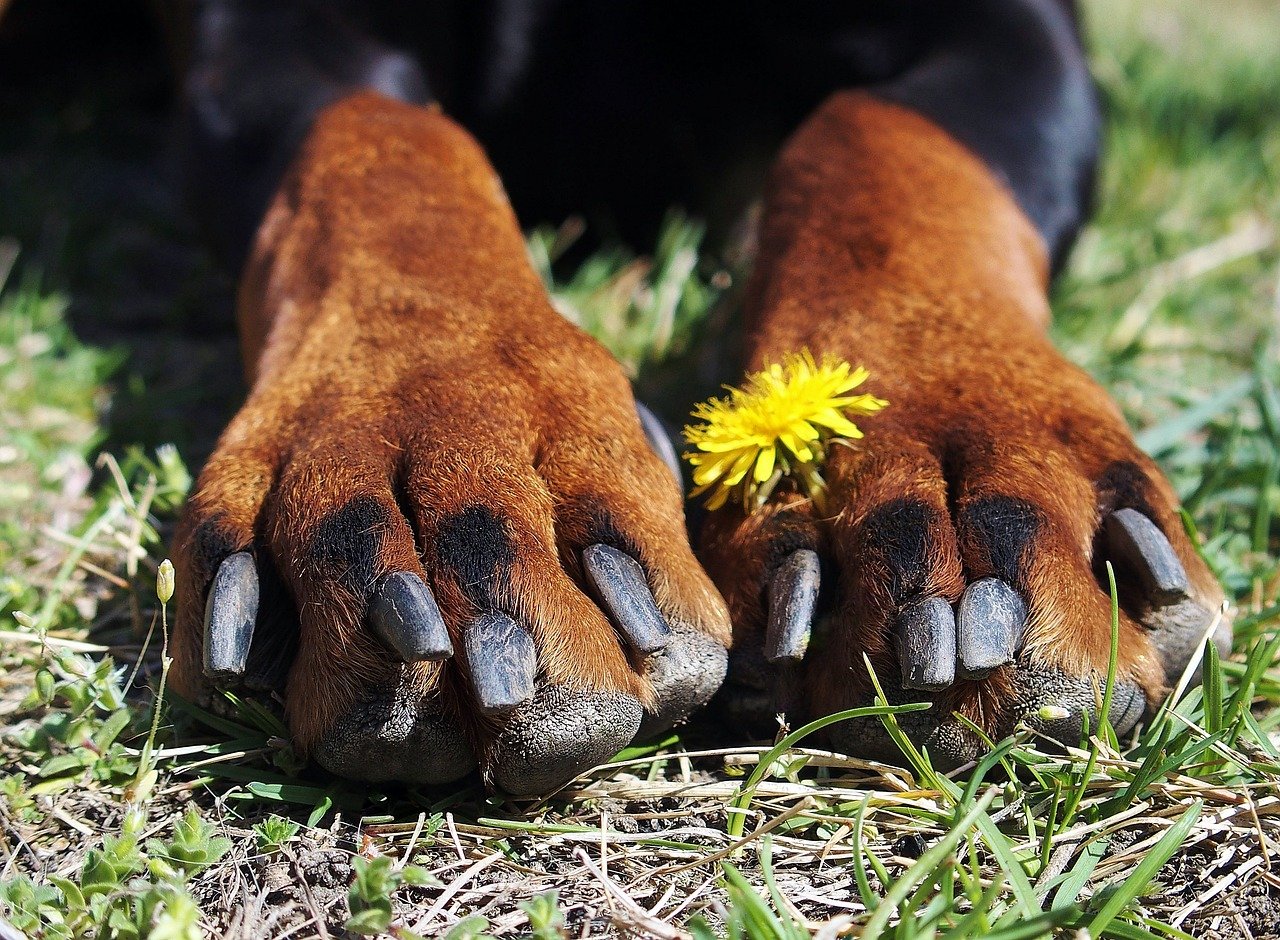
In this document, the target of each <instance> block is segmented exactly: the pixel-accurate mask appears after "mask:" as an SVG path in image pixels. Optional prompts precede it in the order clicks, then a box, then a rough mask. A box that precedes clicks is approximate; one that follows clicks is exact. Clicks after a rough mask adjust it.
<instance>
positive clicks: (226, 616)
mask: <svg viewBox="0 0 1280 940" xmlns="http://www.w3.org/2000/svg"><path fill="white" fill-rule="evenodd" d="M257 616H258V569H257V568H256V567H255V566H254V563H253V556H252V555H251V554H249V553H248V552H236V553H235V554H234V555H231V556H230V557H228V558H227V559H226V560H225V561H223V562H222V564H221V565H219V566H218V573H217V574H216V575H214V578H213V586H212V587H211V588H209V599H208V601H206V603H205V608H204V674H205V675H206V676H209V677H210V678H211V679H227V678H231V677H233V676H238V675H240V674H241V673H243V672H244V668H245V664H246V663H247V662H248V661H249V648H250V647H251V646H252V644H253V624H254V621H255V619H256V618H257Z"/></svg>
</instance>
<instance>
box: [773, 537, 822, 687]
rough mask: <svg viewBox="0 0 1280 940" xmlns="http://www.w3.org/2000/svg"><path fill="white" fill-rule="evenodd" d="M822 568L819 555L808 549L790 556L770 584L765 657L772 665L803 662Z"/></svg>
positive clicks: (816, 602) (775, 573) (811, 627)
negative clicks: (785, 661)
mask: <svg viewBox="0 0 1280 940" xmlns="http://www.w3.org/2000/svg"><path fill="white" fill-rule="evenodd" d="M820 585H821V569H820V567H819V565H818V553H817V552H814V551H811V550H809V549H807V548H802V549H800V550H799V551H795V552H792V553H791V554H790V555H788V556H787V559H786V561H784V562H783V563H782V564H781V565H780V566H779V567H778V570H777V571H776V572H774V575H773V580H772V581H771V582H770V583H769V623H768V625H767V626H766V627H765V634H764V658H765V659H766V660H768V661H769V662H771V663H776V662H780V661H783V660H789V661H792V662H799V661H800V660H802V659H804V654H805V650H807V649H808V648H809V634H810V632H811V631H812V629H813V611H814V608H815V607H816V606H817V604H818V588H819V587H820Z"/></svg>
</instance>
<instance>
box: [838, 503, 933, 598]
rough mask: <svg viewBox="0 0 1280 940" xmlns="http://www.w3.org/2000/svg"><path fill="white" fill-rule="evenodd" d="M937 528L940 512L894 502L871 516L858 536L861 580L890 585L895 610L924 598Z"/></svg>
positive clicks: (869, 514) (865, 520) (861, 527)
mask: <svg viewBox="0 0 1280 940" xmlns="http://www.w3.org/2000/svg"><path fill="white" fill-rule="evenodd" d="M937 524H938V514H937V512H936V511H935V510H933V509H931V508H930V507H929V506H926V505H925V504H924V503H922V502H920V501H919V500H915V499H894V500H890V501H889V502H887V503H884V504H883V505H881V506H878V507H877V508H875V509H873V510H872V511H871V512H869V513H867V516H866V518H865V519H864V520H863V521H862V523H861V525H859V526H858V533H857V535H856V536H855V540H856V541H855V544H856V545H857V546H858V552H859V556H858V557H859V568H860V569H861V573H860V575H859V577H860V578H861V579H862V580H863V581H866V582H869V583H876V584H885V585H888V589H889V595H890V597H891V598H892V600H893V603H894V605H895V606H899V607H900V606H902V605H903V604H905V603H906V602H907V601H910V600H915V599H916V598H919V597H922V596H923V595H924V590H925V586H926V582H927V581H928V578H929V573H930V571H929V556H930V540H931V535H932V533H933V530H934V527H935V526H936V525H937Z"/></svg>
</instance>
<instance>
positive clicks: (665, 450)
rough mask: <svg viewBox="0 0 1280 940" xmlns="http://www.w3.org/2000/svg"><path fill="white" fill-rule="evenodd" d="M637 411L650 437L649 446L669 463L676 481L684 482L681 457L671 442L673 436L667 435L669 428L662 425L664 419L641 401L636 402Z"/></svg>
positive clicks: (645, 432) (669, 468) (641, 423)
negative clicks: (661, 419)
mask: <svg viewBox="0 0 1280 940" xmlns="http://www.w3.org/2000/svg"><path fill="white" fill-rule="evenodd" d="M636 413H637V414H638V415H640V426H641V427H642V428H644V436H645V437H647V438H648V439H649V446H650V447H652V448H653V452H654V453H655V454H657V455H658V456H659V457H661V458H662V462H663V463H665V464H666V465H667V469H668V470H670V471H671V474H672V476H674V477H675V478H676V482H677V483H681V484H682V483H683V480H684V478H683V477H682V476H681V475H680V458H679V457H678V456H676V449H675V447H674V445H672V443H671V438H670V437H668V436H667V429H666V428H664V427H663V426H662V421H660V420H659V419H658V416H657V415H655V414H654V413H653V412H652V411H650V410H649V408H648V406H646V405H642V404H641V403H640V402H636Z"/></svg>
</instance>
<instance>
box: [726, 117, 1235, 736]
mask: <svg viewBox="0 0 1280 940" xmlns="http://www.w3.org/2000/svg"><path fill="white" fill-rule="evenodd" d="M1047 270H1048V265H1047V258H1046V253H1045V250H1044V247H1043V244H1042V243H1041V240H1040V238H1039V236H1038V234H1037V233H1036V232H1035V230H1034V229H1033V227H1032V226H1031V224H1030V223H1029V222H1028V220H1027V219H1026V217H1025V216H1024V215H1023V214H1022V212H1021V211H1020V210H1019V209H1018V207H1017V205H1016V204H1015V202H1014V200H1013V198H1012V196H1011V195H1010V193H1009V192H1008V191H1007V189H1006V188H1005V187H1004V186H1003V185H1001V184H1000V183H999V182H998V181H996V180H995V179H994V178H993V177H992V175H991V173H990V172H989V171H988V170H987V169H986V167H985V166H984V165H983V164H982V163H981V161H980V160H979V159H978V158H977V157H975V156H974V155H973V154H972V153H970V152H969V151H967V150H966V149H965V148H964V147H963V146H961V145H960V144H958V143H957V142H956V141H955V140H953V139H952V138H951V137H949V136H948V135H947V134H946V133H944V132H943V131H941V130H940V129H939V128H937V127H936V126H934V125H933V124H931V123H930V122H929V121H927V120H926V119H925V118H923V117H921V116H919V115H917V114H915V113H913V112H911V111H909V110H906V109H904V108H900V107H897V106H895V105H892V104H887V103H883V102H880V101H877V100H876V99H874V98H872V97H870V96H868V95H866V94H861V93H842V94H837V95H835V96H834V97H832V98H831V99H829V100H828V101H827V102H826V103H825V104H824V105H823V106H822V107H821V108H819V109H818V111H817V112H816V113H815V114H814V115H813V116H812V117H811V118H810V119H809V120H808V121H807V122H806V123H805V124H804V125H803V126H802V127H801V128H800V129H799V130H798V131H797V132H796V133H795V135H794V136H793V137H792V139H791V140H790V142H789V143H788V144H787V146H786V147H785V149H784V151H783V153H782V154H781V156H780V158H779V160H778V162H777V164H776V165H775V167H774V169H773V172H772V176H771V179H770V183H769V190H768V193H767V201H766V206H765V211H764V215H763V222H762V229H761V238H760V253H759V257H758V260H757V265H756V270H755V273H754V277H753V280H752V283H751V285H750V286H749V289H748V295H749V300H748V314H749V316H750V317H751V322H752V325H753V333H752V335H751V339H750V341H749V350H750V356H751V360H752V366H753V367H756V368H758V367H761V366H763V365H765V364H767V363H770V362H775V361H778V360H779V359H780V358H781V357H782V356H783V355H784V354H786V353H789V352H792V351H795V350H799V349H801V348H804V347H807V348H808V349H810V350H812V351H813V352H814V353H815V354H818V355H821V354H823V353H833V354H836V355H838V356H841V357H844V358H846V359H848V360H849V361H850V362H853V363H855V364H863V365H865V366H867V367H868V368H869V369H870V370H871V374H872V377H871V379H870V381H869V382H868V384H867V390H868V391H871V392H873V393H874V394H876V395H879V396H881V397H883V398H886V399H888V400H889V402H890V403H891V404H890V405H889V407H888V408H887V409H886V410H885V411H883V412H882V413H880V414H878V415H876V416H874V417H872V418H868V419H865V420H864V421H863V422H862V426H863V428H864V430H865V431H866V432H867V437H866V439H865V441H862V442H859V443H856V444H855V445H854V446H853V447H851V448H841V447H837V448H835V449H834V451H833V455H832V457H831V460H830V463H829V466H828V468H827V475H828V479H829V481H830V485H831V500H830V502H831V513H832V518H830V519H827V520H823V523H822V526H821V528H822V531H821V533H820V534H816V535H815V536H814V537H815V538H820V539H821V540H823V542H824V544H826V545H827V546H828V550H829V551H830V553H831V555H832V557H833V558H834V559H835V560H836V561H837V562H838V563H839V568H840V571H841V574H840V579H841V586H842V592H843V596H844V599H845V602H846V605H847V606H846V607H845V609H844V610H843V612H842V620H841V624H842V625H841V627H840V629H839V630H837V631H836V635H835V636H834V637H832V639H831V642H832V643H833V646H832V647H829V648H825V649H824V652H823V655H821V656H818V657H811V662H810V663H809V666H808V677H809V679H808V682H809V695H810V701H811V705H812V708H813V711H814V712H816V713H826V712H830V711H832V710H835V709H837V708H843V707H848V706H849V705H851V704H856V703H858V698H859V696H862V695H864V694H865V688H866V678H865V674H864V673H865V670H864V669H863V668H862V666H861V654H862V653H863V652H867V653H869V654H871V655H872V657H873V659H874V660H875V661H876V663H877V665H878V668H882V669H884V668H892V651H891V646H892V644H891V643H889V642H888V641H887V635H888V634H887V628H888V626H889V622H890V618H891V617H892V615H893V614H894V611H893V610H892V609H891V601H890V599H889V598H888V596H887V594H886V593H885V588H884V583H885V572H884V571H881V570H879V569H877V568H876V567H875V566H874V559H872V560H870V561H869V560H868V558H867V552H866V546H865V545H864V544H863V542H862V540H863V539H865V538H867V537H868V533H867V531H866V530H865V529H863V528H861V527H860V526H861V524H862V522H863V521H864V520H865V518H866V516H867V514H868V513H870V512H872V511H874V510H875V509H876V507H878V506H881V505H883V504H884V503H886V502H890V501H892V500H894V499H898V498H904V497H909V498H910V499H912V500H915V501H919V502H922V503H924V504H925V505H927V506H929V507H932V508H934V509H936V510H937V511H938V518H937V522H936V524H935V525H934V526H932V527H931V530H930V532H929V533H928V545H929V551H928V555H929V562H928V565H929V569H930V570H929V571H928V572H927V587H926V589H925V590H924V591H923V592H922V593H924V594H925V595H928V594H936V595H941V596H944V597H946V598H948V599H949V600H955V599H956V598H958V597H959V595H960V593H961V591H962V590H963V588H964V585H965V583H966V582H967V581H971V580H975V579H977V578H980V577H983V576H986V575H988V574H990V573H991V572H990V570H989V568H988V567H987V566H988V564H989V562H988V561H987V560H986V559H985V556H984V553H983V551H982V550H981V547H980V546H975V545H969V544H962V540H961V538H960V537H959V535H958V534H957V532H956V530H955V528H954V527H953V525H952V520H951V518H950V511H949V509H948V489H947V486H948V482H950V485H951V487H952V488H953V490H954V491H953V492H952V493H951V494H950V498H951V499H952V500H953V501H959V502H960V503H961V504H963V503H964V501H965V500H969V499H980V498H982V497H984V496H1011V497H1017V498H1020V499H1024V500H1026V501H1028V502H1030V503H1031V504H1033V505H1034V506H1035V507H1037V508H1038V509H1039V510H1040V512H1041V513H1042V515H1043V517H1044V519H1045V521H1046V526H1045V528H1044V530H1043V532H1042V533H1041V537H1040V538H1039V539H1038V540H1037V542H1036V545H1035V549H1034V552H1033V555H1034V562H1033V563H1032V566H1031V569H1030V571H1028V572H1027V588H1026V593H1028V594H1029V595H1030V603H1031V625H1030V629H1029V639H1028V651H1029V655H1030V656H1031V657H1032V658H1033V659H1035V660H1038V661H1041V662H1045V663H1050V664H1056V665H1059V666H1062V667H1064V668H1066V669H1068V670H1070V671H1072V672H1074V673H1077V674H1080V673H1087V672H1088V671H1090V670H1103V671H1105V669H1106V665H1107V658H1108V652H1109V646H1110V629H1109V622H1110V615H1109V601H1108V599H1107V597H1106V595H1104V594H1103V593H1102V592H1101V591H1100V590H1099V588H1098V585H1097V582H1096V580H1095V578H1094V575H1093V573H1092V571H1091V570H1090V559H1091V555H1092V552H1093V537H1094V533H1095V532H1096V530H1097V527H1098V525H1099V522H1100V519H1101V513H1102V511H1103V510H1104V509H1110V508H1112V507H1110V506H1105V505H1104V503H1105V501H1106V497H1105V494H1100V493H1099V491H1098V490H1097V489H1096V487H1095V483H1096V482H1097V481H1098V479H1099V475H1100V474H1102V473H1103V471H1104V469H1105V468H1106V467H1107V466H1108V465H1110V464H1111V463H1112V462H1113V461H1131V462H1133V463H1135V464H1137V465H1138V466H1139V467H1141V468H1142V469H1143V471H1145V474H1146V475H1147V477H1148V478H1149V484H1150V485H1149V488H1148V492H1147V493H1146V496H1147V498H1148V499H1149V501H1150V504H1151V506H1152V507H1153V509H1154V510H1155V512H1156V521H1157V522H1158V523H1159V524H1160V526H1161V528H1162V529H1163V530H1164V531H1165V532H1166V533H1167V534H1168V536H1169V538H1170V540H1171V541H1172V542H1173V544H1174V546H1175V548H1176V549H1177V551H1178V553H1179V555H1180V556H1181V557H1182V559H1183V562H1184V563H1185V565H1186V567H1187V569H1188V571H1189V572H1190V573H1191V575H1192V578H1193V581H1194V582H1195V583H1196V584H1197V585H1198V587H1199V589H1200V591H1201V593H1202V595H1203V597H1204V598H1205V599H1206V603H1208V604H1209V605H1210V606H1213V605H1214V604H1215V603H1216V602H1217V601H1219V600H1220V598H1221V594H1220V591H1219V589H1218V588H1217V586H1216V584H1214V581H1213V578H1212V576H1211V575H1210V574H1209V572H1208V571H1207V569H1206V568H1205V567H1204V565H1203V563H1202V562H1201V560H1200V559H1199V557H1198V555H1197V554H1196V553H1195V551H1194V550H1193V549H1192V546H1191V545H1190V544H1189V543H1188V541H1187V539H1186V537H1185V535H1184V534H1183V531H1182V526H1181V523H1180V521H1179V520H1178V517H1177V515H1176V512H1175V506H1176V500H1175V498H1174V495H1173V493H1172V491H1171V489H1170V488H1169V485H1168V483H1167V482H1166V481H1165V480H1164V479H1163V478H1162V477H1161V476H1160V474H1159V471H1158V470H1157V469H1156V468H1155V466H1154V465H1153V464H1152V462H1151V461H1150V460H1149V459H1148V458H1147V457H1146V456H1145V455H1143V454H1142V453H1141V452H1140V451H1138V449H1137V447H1136V445H1135V444H1134V443H1133V439H1132V437H1131V435H1130V433H1129V430H1128V428H1127V427H1126V426H1125V424H1124V421H1123V419H1122V417H1121V415H1120V414H1119V411H1118V410H1117V408H1116V407H1115V405H1114V404H1113V403H1112V402H1111V401H1110V400H1109V398H1108V397H1107V395H1106V394H1105V392H1103V390H1102V389H1101V388H1099V387H1098V385H1097V384H1095V383H1094V382H1093V381H1092V380H1091V379H1090V378H1089V377H1088V376H1087V375H1086V374H1085V373H1084V372H1082V371H1081V370H1079V369H1077V368H1076V367H1074V366H1072V365H1071V364H1069V363H1068V362H1067V361H1066V360H1065V359H1064V358H1063V357H1062V356H1061V355H1060V354H1059V353H1058V352H1057V351H1056V350H1055V349H1054V348H1053V346H1052V345H1051V344H1050V342H1049V339H1048V338H1047V336H1046V332H1045V330H1046V326H1047V324H1048V321H1049V305H1048V300H1047V295H1046V289H1047ZM948 478H949V480H948ZM788 499H790V500H792V501H793V502H794V501H795V497H794V496H789V495H786V494H784V495H782V496H780V497H779V501H783V502H785V501H786V500H788ZM770 518H771V516H770V514H768V513H767V514H765V515H763V516H760V517H757V518H752V519H749V520H743V519H741V517H740V515H739V516H736V517H735V516H734V515H733V513H732V511H725V512H724V513H720V514H717V518H715V519H714V520H713V524H712V525H711V526H710V531H709V533H708V536H707V542H706V548H707V552H706V554H705V556H704V557H705V558H706V560H707V562H708V567H709V570H710V571H711V573H712V576H713V578H714V579H715V580H716V582H717V583H718V584H719V585H720V587H721V589H722V590H723V591H724V593H725V595H726V598H727V599H728V601H729V604H730V608H731V610H732V612H733V616H734V620H735V629H736V630H737V631H738V637H737V640H736V642H738V643H744V642H757V643H758V642H759V631H760V629H761V627H760V623H761V611H760V603H761V593H760V588H759V580H758V578H759V576H760V572H761V570H762V561H761V557H762V555H763V554H764V553H765V552H766V551H767V550H768V542H769V540H770V538H771V537H772V535H771V532H770V529H769V525H770V522H769V520H770ZM744 559H745V561H744ZM753 577H754V578H755V579H756V580H754V581H753V580H752V579H753ZM1120 669H1121V671H1122V673H1123V674H1125V675H1128V676H1132V677H1134V678H1135V679H1137V680H1138V681H1139V683H1140V684H1141V685H1142V687H1143V688H1144V689H1146V690H1147V692H1148V695H1149V696H1150V697H1151V698H1152V699H1154V698H1156V697H1158V696H1159V695H1160V694H1161V692H1162V682H1163V674H1162V671H1161V669H1160V667H1159V663H1158V659H1157V657H1156V656H1155V654H1154V651H1153V649H1152V647H1151V644H1150V642H1149V641H1148V640H1147V637H1146V636H1145V632H1144V630H1143V628H1142V627H1140V626H1139V625H1138V624H1135V623H1134V622H1133V621H1131V620H1129V619H1128V618H1127V617H1125V618H1124V619H1123V623H1122V628H1121V645H1120ZM1007 678H1008V677H1007V676H1004V675H1002V674H1000V673H997V674H996V675H995V676H993V677H992V678H991V679H989V680H987V681H986V682H983V683H960V684H958V685H957V687H956V688H955V689H954V690H953V692H952V693H950V695H949V696H948V697H947V698H948V701H947V703H946V704H948V705H949V706H950V707H954V708H958V709H960V710H961V711H964V712H965V713H966V714H969V715H970V716H971V717H980V718H981V719H982V720H983V723H984V724H986V725H987V727H992V726H993V722H992V717H993V714H994V713H995V712H996V711H998V710H999V704H1000V696H1001V695H1002V694H1004V691H1003V690H1005V689H1006V688H1007V686H1006V683H1007Z"/></svg>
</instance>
